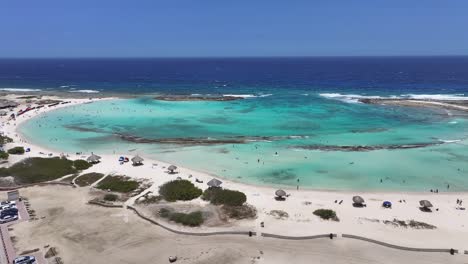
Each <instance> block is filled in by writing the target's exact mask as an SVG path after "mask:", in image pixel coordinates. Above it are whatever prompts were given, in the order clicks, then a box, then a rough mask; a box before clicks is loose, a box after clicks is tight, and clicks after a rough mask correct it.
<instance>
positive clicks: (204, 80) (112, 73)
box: [0, 57, 468, 94]
mask: <svg viewBox="0 0 468 264" xmlns="http://www.w3.org/2000/svg"><path fill="white" fill-rule="evenodd" d="M0 88H21V89H41V90H61V91H69V90H97V91H100V92H113V93H166V94H194V93H199V94H245V93H249V94H250V93H272V91H276V92H274V93H275V94H277V93H278V92H279V91H281V92H283V93H288V92H290V93H297V92H301V93H314V92H339V93H355V94H356V93H357V94H408V93H416V94H434V93H436V94H439V93H443V94H464V93H468V57H310V58H206V59H203V58H188V59H182V58H180V59H175V58H174V59H0Z"/></svg>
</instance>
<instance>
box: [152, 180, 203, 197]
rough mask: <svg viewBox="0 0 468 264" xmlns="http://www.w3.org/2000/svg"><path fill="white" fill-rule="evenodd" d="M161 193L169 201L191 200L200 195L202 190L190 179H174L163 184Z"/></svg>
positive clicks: (160, 189)
mask: <svg viewBox="0 0 468 264" xmlns="http://www.w3.org/2000/svg"><path fill="white" fill-rule="evenodd" d="M159 194H160V195H161V196H162V197H163V198H164V200H166V201H168V202H174V201H178V200H181V201H189V200H193V199H195V198H197V197H199V196H200V195H201V194H202V190H201V189H199V188H197V187H196V186H195V185H194V184H193V183H191V182H190V181H188V180H174V181H170V182H166V183H165V184H163V185H162V186H161V188H159Z"/></svg>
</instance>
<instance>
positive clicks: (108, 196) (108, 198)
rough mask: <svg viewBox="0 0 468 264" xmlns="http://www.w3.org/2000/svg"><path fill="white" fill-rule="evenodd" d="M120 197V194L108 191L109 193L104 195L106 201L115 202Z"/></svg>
mask: <svg viewBox="0 0 468 264" xmlns="http://www.w3.org/2000/svg"><path fill="white" fill-rule="evenodd" d="M118 199H119V196H118V195H117V194H113V193H108V194H106V195H104V201H108V202H115V201H117V200H118Z"/></svg>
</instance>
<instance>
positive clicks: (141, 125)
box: [20, 94, 468, 191]
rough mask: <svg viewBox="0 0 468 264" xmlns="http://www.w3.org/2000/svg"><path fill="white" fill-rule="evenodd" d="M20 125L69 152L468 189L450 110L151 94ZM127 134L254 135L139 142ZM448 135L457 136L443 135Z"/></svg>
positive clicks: (329, 180)
mask: <svg viewBox="0 0 468 264" xmlns="http://www.w3.org/2000/svg"><path fill="white" fill-rule="evenodd" d="M20 132H21V133H22V134H23V135H24V136H25V137H26V138H27V139H28V140H29V141H30V142H33V143H36V144H39V145H44V146H47V147H48V148H50V149H54V150H57V151H62V152H67V153H70V154H72V153H75V152H79V151H83V152H91V151H93V152H95V153H98V154H104V153H107V154H112V153H116V154H122V155H134V154H136V153H139V154H141V155H144V156H146V157H151V158H154V159H158V160H162V161H166V162H170V163H175V164H178V165H180V166H185V167H189V168H193V169H196V170H199V171H204V172H208V173H212V174H215V175H219V176H220V177H223V178H226V179H231V180H235V181H240V182H245V183H251V184H260V185H270V186H291V187H294V188H295V187H296V185H298V184H299V185H300V188H311V189H334V190H379V191H428V190H429V189H439V190H441V191H442V190H446V189H447V185H448V184H449V185H450V189H449V191H467V190H468V147H467V144H468V141H467V140H466V137H467V136H468V120H467V119H466V116H464V115H463V114H461V113H456V112H453V111H452V112H448V111H446V110H436V109H423V108H407V107H395V106H393V107H392V106H377V105H366V104H360V103H350V102H343V101H339V100H333V99H327V98H323V97H320V96H318V95H293V94H287V95H283V96H277V95H272V96H264V97H255V98H249V99H244V100H237V101H226V102H166V101H156V100H153V99H151V98H147V97H142V98H138V99H119V100H109V101H100V102H95V103H90V104H83V105H78V106H71V107H67V108H63V109H58V110H55V111H51V112H49V113H47V114H44V115H40V116H38V117H36V118H33V119H31V120H29V121H28V122H26V123H24V124H23V125H22V126H21V127H20ZM118 135H126V136H132V137H139V138H144V139H146V140H148V141H151V140H161V139H172V140H180V141H183V140H185V139H187V138H191V139H199V138H205V139H206V138H209V139H212V140H214V139H216V140H233V139H235V140H245V143H244V144H239V143H237V144H233V143H229V144H213V145H194V144H192V145H188V144H165V143H164V144H161V143H151V142H150V143H134V142H130V141H126V140H124V139H122V138H121V137H119V136H118ZM442 141H448V142H451V143H444V144H437V143H440V142H442ZM452 141H454V142H452ZM421 143H422V144H432V143H435V144H436V145H431V146H427V147H421V148H414V149H394V150H389V149H380V150H373V151H341V150H337V149H334V150H330V151H323V150H318V149H314V150H310V149H307V148H304V147H305V146H329V147H330V146H383V145H385V146H388V145H393V146H400V145H405V144H421ZM116 162H117V161H116ZM381 180H382V182H381Z"/></svg>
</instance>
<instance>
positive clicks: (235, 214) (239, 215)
mask: <svg viewBox="0 0 468 264" xmlns="http://www.w3.org/2000/svg"><path fill="white" fill-rule="evenodd" d="M221 211H222V212H223V213H224V214H225V215H227V216H228V217H229V218H232V219H237V220H241V219H251V218H255V217H256V216H257V210H256V209H255V207H253V206H251V205H247V204H245V205H241V206H230V205H223V206H222V207H221Z"/></svg>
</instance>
